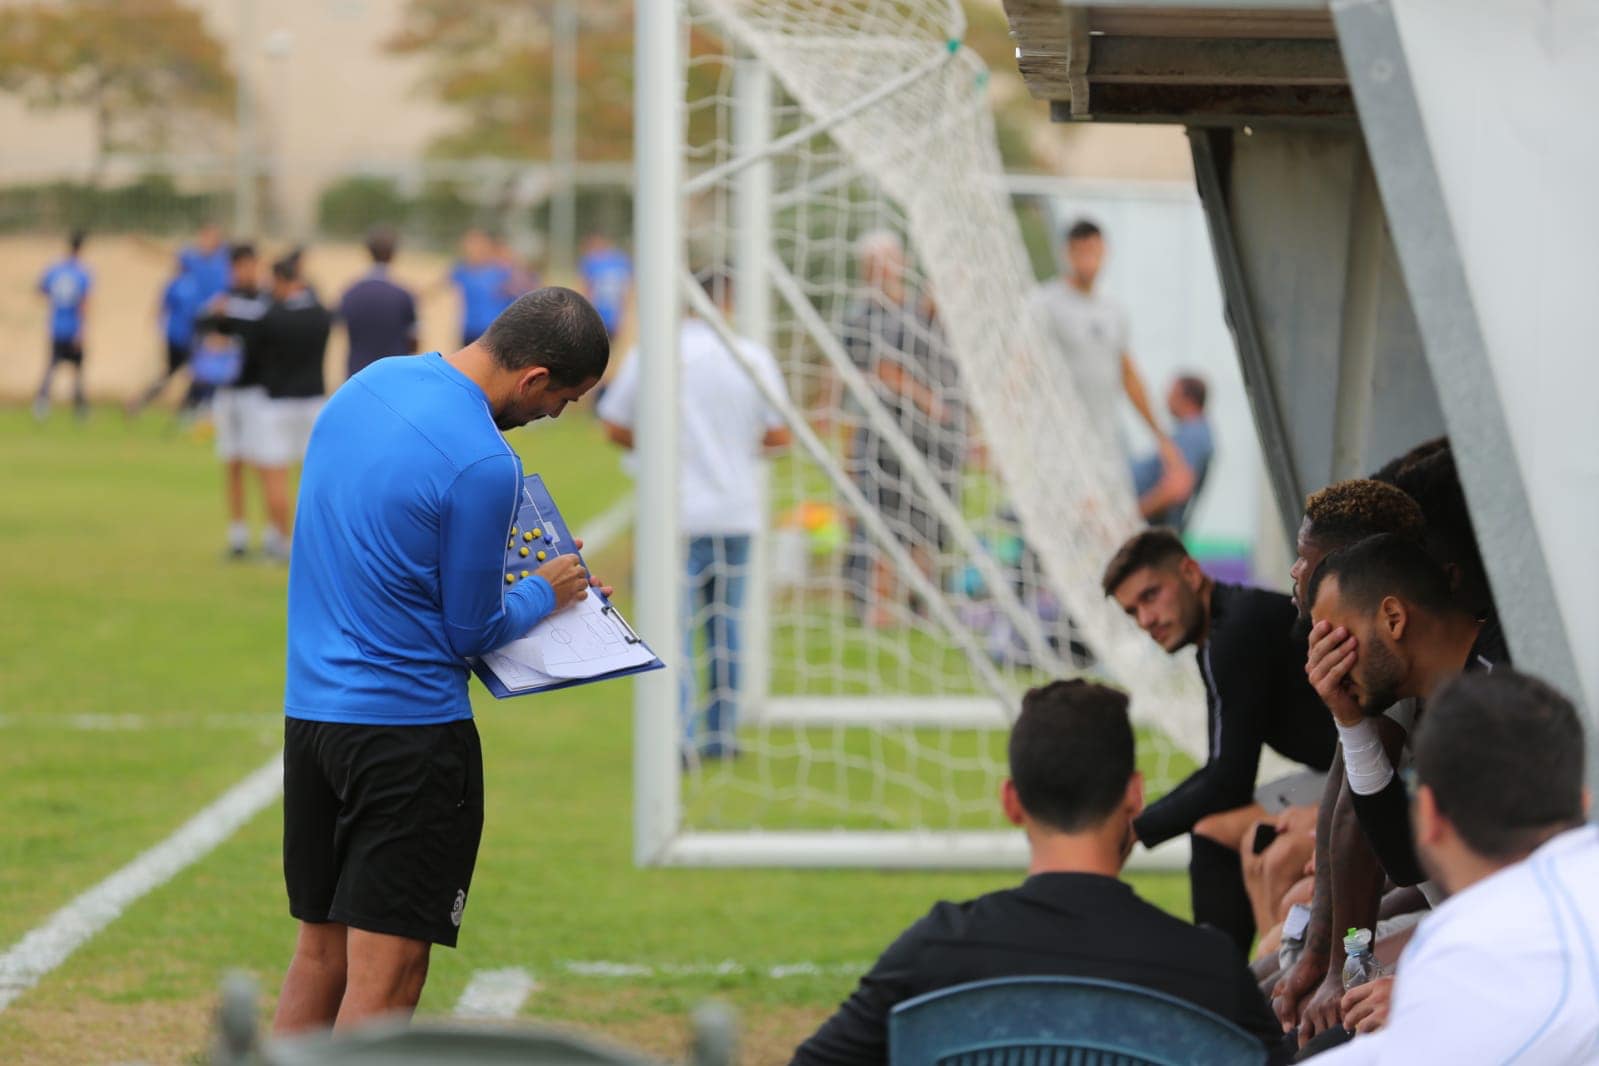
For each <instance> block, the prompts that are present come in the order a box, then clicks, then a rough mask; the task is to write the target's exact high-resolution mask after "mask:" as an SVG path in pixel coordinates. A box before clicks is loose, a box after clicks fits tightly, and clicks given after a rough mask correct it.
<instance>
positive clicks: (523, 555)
mask: <svg viewBox="0 0 1599 1066" xmlns="http://www.w3.org/2000/svg"><path fill="white" fill-rule="evenodd" d="M518 551H519V552H520V553H521V555H522V557H523V558H526V557H527V549H526V548H520V549H518Z"/></svg>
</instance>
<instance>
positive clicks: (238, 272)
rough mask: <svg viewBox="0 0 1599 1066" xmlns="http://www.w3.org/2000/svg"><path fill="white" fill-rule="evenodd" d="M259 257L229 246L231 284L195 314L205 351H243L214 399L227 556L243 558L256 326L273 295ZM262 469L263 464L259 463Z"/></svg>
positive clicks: (256, 387) (257, 416) (261, 404)
mask: <svg viewBox="0 0 1599 1066" xmlns="http://www.w3.org/2000/svg"><path fill="white" fill-rule="evenodd" d="M259 264H260V260H259V259H258V258H257V256H256V251H255V246H254V245H251V244H235V245H234V246H233V247H232V248H230V249H229V250H228V270H229V277H228V288H227V291H225V292H222V293H218V294H217V295H216V296H215V297H213V298H212V300H211V301H210V303H208V304H207V305H206V307H205V308H204V309H203V310H202V311H201V313H200V314H199V315H198V316H196V320H195V336H196V338H197V339H198V342H199V346H200V347H201V348H202V349H212V350H225V349H229V348H237V349H238V351H239V371H238V375H237V376H236V377H235V378H234V379H233V380H232V381H231V382H228V383H227V384H225V385H223V386H221V387H219V388H218V389H217V390H216V393H215V394H214V395H213V397H212V400H211V416H212V421H213V422H214V423H215V425H216V433H217V439H216V448H217V458H218V459H220V460H222V465H223V479H224V480H223V485H224V492H225V494H226V501H227V508H228V554H229V555H230V556H232V557H233V558H235V559H241V558H243V557H244V556H245V554H246V553H247V552H248V551H249V549H250V526H249V522H248V518H247V515H246V512H245V507H244V502H245V501H244V468H245V467H246V466H256V465H257V464H256V453H257V452H258V451H259V438H260V434H261V421H262V415H263V414H264V411H265V407H266V389H265V388H264V387H262V385H261V368H260V358H259V355H258V353H257V352H256V350H255V345H254V343H253V342H252V337H251V333H252V327H253V326H254V325H255V323H256V322H258V321H259V320H260V318H261V316H262V315H263V314H265V313H266V309H267V306H268V305H269V304H270V302H271V298H270V294H268V293H264V292H262V291H261V288H260V282H259V278H258V268H259ZM257 469H258V470H259V467H257Z"/></svg>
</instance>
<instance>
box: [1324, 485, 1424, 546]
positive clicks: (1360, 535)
mask: <svg viewBox="0 0 1599 1066" xmlns="http://www.w3.org/2000/svg"><path fill="white" fill-rule="evenodd" d="M1305 518H1307V519H1308V520H1309V521H1310V535H1311V537H1312V538H1313V539H1314V540H1315V541H1316V543H1317V544H1318V545H1320V546H1321V547H1323V548H1340V547H1343V546H1344V545H1346V544H1353V543H1354V542H1355V541H1357V540H1363V539H1365V538H1366V537H1374V536H1376V535H1377V534H1379V533H1399V534H1402V535H1404V536H1407V537H1410V538H1411V539H1413V540H1420V539H1421V538H1422V536H1423V534H1424V533H1425V530H1426V525H1427V520H1426V519H1425V518H1423V517H1422V514H1421V508H1420V507H1419V506H1418V505H1417V504H1416V501H1415V500H1413V499H1411V498H1410V497H1409V496H1407V495H1406V494H1405V493H1403V492H1401V491H1400V490H1399V489H1396V488H1394V487H1393V486H1392V485H1385V484H1383V483H1382V482H1381V481H1376V480H1373V479H1371V478H1350V479H1349V480H1348V481H1337V482H1334V483H1333V484H1331V485H1328V486H1327V487H1326V488H1324V489H1322V490H1321V491H1319V492H1313V493H1311V494H1310V495H1309V496H1307V497H1305Z"/></svg>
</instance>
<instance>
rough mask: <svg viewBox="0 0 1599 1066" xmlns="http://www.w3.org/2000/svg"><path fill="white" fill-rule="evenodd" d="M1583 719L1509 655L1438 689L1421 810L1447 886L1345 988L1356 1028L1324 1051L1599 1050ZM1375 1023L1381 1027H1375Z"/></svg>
mask: <svg viewBox="0 0 1599 1066" xmlns="http://www.w3.org/2000/svg"><path fill="white" fill-rule="evenodd" d="M1583 752H1584V747H1583V736H1582V724H1581V722H1580V721H1579V720H1578V718H1577V712H1576V710H1575V709H1574V708H1573V707H1572V705H1571V703H1570V701H1568V700H1567V699H1566V698H1565V697H1564V696H1562V695H1560V694H1559V693H1558V692H1556V691H1555V690H1554V689H1552V688H1550V687H1549V686H1548V685H1545V684H1544V683H1542V682H1541V681H1538V680H1536V679H1534V678H1531V677H1528V676H1526V675H1524V674H1517V673H1516V672H1515V671H1513V670H1510V669H1508V668H1500V669H1498V670H1495V671H1494V672H1493V673H1491V674H1467V675H1463V676H1461V677H1459V678H1457V679H1455V680H1453V681H1451V682H1449V683H1447V684H1446V685H1444V686H1443V687H1442V688H1440V689H1439V690H1438V691H1437V692H1436V693H1435V694H1434V695H1433V697H1432V699H1431V700H1430V701H1429V707H1428V711H1427V716H1426V718H1425V719H1423V721H1422V724H1421V727H1420V736H1419V737H1418V739H1417V742H1416V762H1415V775H1416V785H1417V787H1416V788H1415V789H1414V790H1413V791H1412V795H1413V796H1414V797H1415V799H1414V801H1413V803H1412V807H1411V811H1412V820H1413V821H1414V823H1415V834H1416V846H1417V849H1418V850H1419V852H1420V854H1421V861H1422V864H1423V865H1424V866H1425V867H1426V868H1427V871H1428V873H1429V874H1430V875H1431V876H1432V878H1433V879H1434V880H1435V881H1438V882H1440V883H1441V884H1442V885H1443V886H1444V887H1445V888H1446V889H1447V890H1448V892H1449V893H1450V896H1449V898H1448V899H1447V900H1445V901H1444V902H1443V904H1441V905H1440V906H1439V907H1438V909H1437V910H1436V911H1434V912H1433V913H1432V914H1431V915H1429V916H1428V917H1427V918H1426V919H1425V920H1424V921H1423V922H1422V924H1421V927H1420V929H1419V930H1418V931H1417V933H1416V936H1415V938H1414V939H1413V940H1412V941H1411V942H1410V945H1409V946H1408V947H1407V948H1406V949H1405V953H1404V954H1403V955H1402V956H1401V957H1400V959H1399V966H1398V975H1397V977H1396V978H1395V979H1394V983H1393V993H1392V995H1393V998H1392V1005H1391V1007H1390V1006H1389V1005H1388V1003H1387V999H1386V996H1385V995H1384V994H1383V992H1382V991H1381V990H1380V986H1378V985H1376V984H1375V983H1374V984H1373V985H1366V986H1361V987H1358V988H1355V989H1353V990H1351V991H1350V992H1349V993H1347V994H1346V995H1345V998H1344V1024H1345V1026H1347V1027H1349V1028H1352V1029H1354V1030H1355V1031H1356V1032H1357V1033H1359V1034H1366V1033H1370V1034H1371V1035H1357V1036H1356V1037H1355V1039H1354V1040H1353V1041H1351V1042H1350V1043H1348V1044H1346V1045H1345V1046H1343V1047H1341V1048H1339V1049H1337V1050H1336V1051H1333V1052H1330V1053H1328V1054H1326V1055H1324V1056H1318V1057H1317V1058H1316V1059H1315V1061H1316V1062H1317V1063H1326V1064H1327V1066H1351V1064H1356V1063H1361V1064H1365V1063H1376V1064H1383V1066H1390V1064H1392V1066H1399V1064H1410V1063H1421V1062H1429V1063H1430V1062H1438V1063H1445V1062H1446V1063H1450V1064H1451V1066H1474V1064H1478V1063H1481V1064H1483V1066H1488V1064H1493V1066H1500V1064H1506V1063H1520V1064H1525V1066H1562V1064H1577V1063H1583V1064H1593V1063H1599V891H1595V886H1596V885H1599V827H1596V826H1593V825H1584V824H1583V818H1584V813H1585V810H1586V808H1587V801H1588V795H1587V793H1586V790H1585V789H1584V788H1583ZM1373 1030H1375V1032H1373Z"/></svg>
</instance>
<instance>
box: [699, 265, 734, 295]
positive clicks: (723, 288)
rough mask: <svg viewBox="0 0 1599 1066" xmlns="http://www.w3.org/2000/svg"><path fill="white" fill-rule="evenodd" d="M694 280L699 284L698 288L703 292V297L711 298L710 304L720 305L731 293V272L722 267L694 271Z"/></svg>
mask: <svg viewBox="0 0 1599 1066" xmlns="http://www.w3.org/2000/svg"><path fill="white" fill-rule="evenodd" d="M694 280H695V281H697V282H699V283H700V288H701V289H703V290H705V295H707V296H709V297H710V298H711V302H712V303H721V302H722V301H724V300H726V299H727V298H728V297H729V296H730V295H731V294H732V292H733V272H732V271H730V270H727V269H725V268H723V267H704V268H702V269H700V270H696V271H695V272H694Z"/></svg>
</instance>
